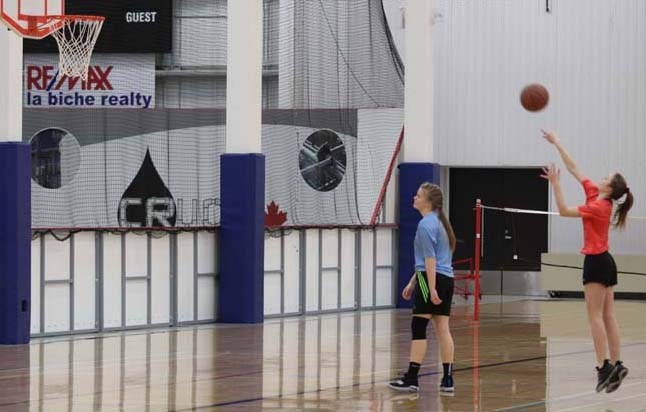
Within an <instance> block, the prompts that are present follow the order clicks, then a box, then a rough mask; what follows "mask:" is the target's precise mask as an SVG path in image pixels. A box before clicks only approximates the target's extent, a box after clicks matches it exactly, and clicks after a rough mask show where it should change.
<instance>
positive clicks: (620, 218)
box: [610, 173, 634, 229]
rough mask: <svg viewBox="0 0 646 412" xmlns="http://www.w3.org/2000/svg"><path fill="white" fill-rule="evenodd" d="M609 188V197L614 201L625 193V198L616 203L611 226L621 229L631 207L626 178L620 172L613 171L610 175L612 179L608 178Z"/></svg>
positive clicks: (630, 196)
mask: <svg viewBox="0 0 646 412" xmlns="http://www.w3.org/2000/svg"><path fill="white" fill-rule="evenodd" d="M610 188H611V189H612V192H611V193H610V198H611V199H612V200H615V201H616V200H618V199H620V198H621V197H622V196H624V195H626V199H625V200H624V201H623V202H621V203H619V202H618V203H617V204H618V206H617V210H616V211H615V215H614V216H613V218H612V224H613V226H614V227H616V228H618V229H623V228H625V227H626V217H627V216H628V211H629V210H630V208H631V207H633V200H634V199H633V194H632V193H630V189H629V188H628V184H627V183H626V179H625V178H624V177H623V176H622V175H621V174H620V173H615V175H614V176H613V177H612V180H610Z"/></svg>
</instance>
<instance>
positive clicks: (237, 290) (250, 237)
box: [218, 153, 265, 323]
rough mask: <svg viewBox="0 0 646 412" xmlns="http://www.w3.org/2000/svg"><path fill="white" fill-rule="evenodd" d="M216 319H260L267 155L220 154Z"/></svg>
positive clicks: (248, 321)
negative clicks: (218, 269)
mask: <svg viewBox="0 0 646 412" xmlns="http://www.w3.org/2000/svg"><path fill="white" fill-rule="evenodd" d="M220 197H221V199H220V210H221V214H220V245H219V247H220V250H219V254H220V288H219V317H218V319H219V321H220V322H226V323H259V322H262V321H263V310H264V304H263V301H264V300H263V298H264V288H263V280H264V279H263V278H264V263H265V262H264V239H265V237H264V225H265V156H264V155H262V154H258V153H250V154H224V155H222V156H221V158H220Z"/></svg>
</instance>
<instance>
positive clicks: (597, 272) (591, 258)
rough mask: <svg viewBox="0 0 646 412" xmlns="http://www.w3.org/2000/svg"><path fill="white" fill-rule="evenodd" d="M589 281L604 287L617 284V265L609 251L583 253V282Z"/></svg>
mask: <svg viewBox="0 0 646 412" xmlns="http://www.w3.org/2000/svg"><path fill="white" fill-rule="evenodd" d="M591 282H592V283H601V284H602V285H604V286H606V287H608V286H614V285H616V284H617V265H616V264H615V260H614V259H613V258H612V255H611V254H610V253H608V252H603V253H601V254H599V255H585V260H584V261H583V284H584V285H585V284H586V283H591Z"/></svg>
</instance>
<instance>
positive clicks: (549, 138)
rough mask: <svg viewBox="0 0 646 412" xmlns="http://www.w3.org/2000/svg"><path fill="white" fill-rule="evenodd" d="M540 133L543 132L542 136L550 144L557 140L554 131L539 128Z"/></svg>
mask: <svg viewBox="0 0 646 412" xmlns="http://www.w3.org/2000/svg"><path fill="white" fill-rule="evenodd" d="M541 133H543V138H544V139H545V140H547V141H548V142H549V143H551V144H555V143H557V142H558V141H559V138H558V136H557V135H556V133H554V132H546V131H545V130H543V129H541Z"/></svg>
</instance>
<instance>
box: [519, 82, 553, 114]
mask: <svg viewBox="0 0 646 412" xmlns="http://www.w3.org/2000/svg"><path fill="white" fill-rule="evenodd" d="M549 101H550V94H549V92H548V91H547V89H546V88H545V87H544V86H543V85H541V84H538V83H534V84H530V85H529V86H525V88H524V89H523V91H522V92H521V93H520V104H522V105H523V107H524V108H525V110H528V111H530V112H538V111H540V110H543V109H544V108H545V106H547V103H548V102H549Z"/></svg>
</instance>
